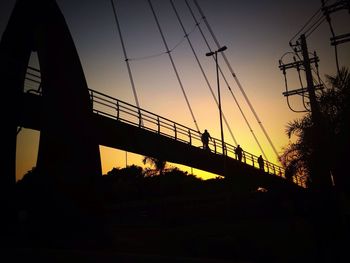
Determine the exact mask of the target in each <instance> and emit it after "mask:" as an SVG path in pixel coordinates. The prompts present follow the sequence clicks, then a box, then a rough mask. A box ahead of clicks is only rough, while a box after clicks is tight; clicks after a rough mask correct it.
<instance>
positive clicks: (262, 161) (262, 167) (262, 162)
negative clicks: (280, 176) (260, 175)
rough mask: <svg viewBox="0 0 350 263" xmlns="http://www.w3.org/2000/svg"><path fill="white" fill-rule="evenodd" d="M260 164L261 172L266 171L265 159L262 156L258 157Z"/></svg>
mask: <svg viewBox="0 0 350 263" xmlns="http://www.w3.org/2000/svg"><path fill="white" fill-rule="evenodd" d="M258 163H259V168H260V170H263V171H264V159H263V158H262V156H261V154H260V156H259V157H258Z"/></svg>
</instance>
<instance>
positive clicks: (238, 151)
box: [235, 144, 243, 162]
mask: <svg viewBox="0 0 350 263" xmlns="http://www.w3.org/2000/svg"><path fill="white" fill-rule="evenodd" d="M235 154H236V159H238V160H239V161H240V162H241V161H242V154H243V149H242V148H241V146H240V145H239V144H238V145H237V147H236V149H235Z"/></svg>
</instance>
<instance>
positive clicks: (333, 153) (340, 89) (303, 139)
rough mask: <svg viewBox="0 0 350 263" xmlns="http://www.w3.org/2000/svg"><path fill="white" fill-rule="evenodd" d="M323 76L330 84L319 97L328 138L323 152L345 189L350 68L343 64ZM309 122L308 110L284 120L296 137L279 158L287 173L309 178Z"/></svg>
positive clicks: (310, 153) (310, 128) (311, 134)
mask: <svg viewBox="0 0 350 263" xmlns="http://www.w3.org/2000/svg"><path fill="white" fill-rule="evenodd" d="M326 78H327V84H328V85H329V88H328V89H327V90H325V91H324V92H323V93H321V95H320V96H319V97H318V102H319V107H320V111H321V114H322V116H323V119H324V125H325V131H324V132H325V134H326V137H327V141H328V142H329V147H328V148H326V147H325V152H324V154H326V155H327V156H328V162H329V166H330V169H331V172H332V174H333V177H334V179H335V181H336V184H337V183H338V184H339V185H342V186H343V187H344V189H347V191H348V190H349V187H350V180H349V179H348V178H347V177H345V176H344V172H343V171H346V170H347V169H348V168H347V167H346V166H347V160H346V158H347V157H348V156H350V154H349V151H350V143H349V132H350V128H349V123H350V72H349V70H348V69H347V68H342V69H341V70H340V72H339V74H337V75H336V76H330V75H326ZM312 126H313V123H312V119H311V113H308V114H306V115H305V116H304V117H302V118H301V119H297V120H294V121H291V122H289V123H288V124H287V127H286V134H287V135H288V137H289V138H290V137H291V136H292V135H295V136H296V137H297V139H296V141H295V142H294V143H290V144H289V145H287V146H286V147H285V148H284V152H283V153H282V155H281V156H280V161H281V163H282V164H283V166H284V167H285V168H286V175H290V176H296V175H298V176H303V177H304V179H305V180H308V178H309V175H310V163H311V155H312V153H313V146H312V137H313V136H314V134H313V132H312ZM326 149H328V151H329V152H327V151H326Z"/></svg>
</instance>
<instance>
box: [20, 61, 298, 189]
mask: <svg viewBox="0 0 350 263" xmlns="http://www.w3.org/2000/svg"><path fill="white" fill-rule="evenodd" d="M24 86H25V91H32V92H33V91H34V92H36V93H38V94H40V93H41V79H40V71H38V70H37V69H35V68H31V67H28V71H27V75H26V81H25V83H24ZM89 94H90V100H91V102H92V106H93V111H94V112H95V113H96V114H100V115H104V116H106V117H109V118H112V119H115V120H117V121H121V122H125V123H128V124H131V125H134V126H138V127H139V128H142V129H145V130H148V131H151V132H154V133H157V134H159V135H163V136H166V137H169V138H171V139H174V140H176V141H180V142H182V143H187V144H189V145H191V146H194V147H200V148H203V146H202V141H201V133H200V132H198V131H196V130H194V129H192V128H189V127H186V126H184V125H182V124H180V123H177V122H174V121H172V120H170V119H167V118H165V117H162V116H159V115H157V114H154V113H152V112H150V111H147V110H144V109H141V108H138V107H136V106H134V105H132V104H130V103H127V102H124V101H121V100H119V99H116V98H113V97H111V96H108V95H106V94H103V93H101V92H99V91H96V90H92V89H89ZM223 147H224V151H223ZM209 148H210V151H211V152H213V153H215V154H220V155H222V154H225V155H226V156H228V157H230V158H233V159H237V157H236V155H235V149H236V147H235V146H234V145H231V144H229V143H225V144H224V146H222V143H221V140H219V139H217V138H214V137H213V138H212V139H211V140H209ZM242 162H244V163H246V164H248V165H251V166H253V167H255V168H257V169H259V164H258V156H256V155H254V154H251V153H249V152H246V151H243V156H242ZM264 171H265V172H267V173H269V174H272V175H276V176H280V177H283V178H284V177H285V176H284V169H283V168H282V167H281V166H278V165H276V164H273V163H271V162H269V161H267V160H264ZM294 183H296V184H298V185H300V186H304V180H303V179H302V178H295V179H294Z"/></svg>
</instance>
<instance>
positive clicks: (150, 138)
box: [19, 93, 297, 189]
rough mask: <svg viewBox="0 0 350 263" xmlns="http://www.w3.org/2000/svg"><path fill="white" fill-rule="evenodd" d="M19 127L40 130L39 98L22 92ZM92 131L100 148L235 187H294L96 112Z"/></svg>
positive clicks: (275, 178)
mask: <svg viewBox="0 0 350 263" xmlns="http://www.w3.org/2000/svg"><path fill="white" fill-rule="evenodd" d="M23 95H24V99H23V104H22V105H23V107H24V109H25V110H23V111H22V112H23V114H22V115H21V118H20V119H21V121H20V122H21V123H20V124H19V125H20V126H22V127H25V128H30V129H35V130H40V129H41V115H42V114H44V113H43V111H42V110H41V100H42V97H41V96H38V95H36V94H31V93H24V94H23ZM91 129H92V130H93V134H95V136H96V139H97V142H98V143H99V144H100V145H104V146H108V147H112V148H117V149H121V150H126V151H129V152H134V153H138V154H141V155H146V156H153V157H157V158H163V159H164V160H166V161H169V162H173V163H178V164H183V165H187V166H190V167H193V168H197V169H200V170H205V171H208V172H212V173H215V174H220V175H224V176H225V177H228V178H232V179H233V180H234V181H235V183H236V185H237V186H242V187H244V186H248V187H249V188H255V189H256V188H257V187H266V188H270V187H271V186H277V185H278V187H297V185H296V184H294V183H289V182H287V181H286V180H285V179H284V178H283V177H281V176H277V175H272V174H269V173H267V172H265V171H261V170H259V169H257V168H256V167H254V166H251V165H249V164H246V163H244V162H239V161H238V160H235V159H233V158H230V157H227V156H224V155H220V154H216V153H214V152H210V151H205V150H203V149H202V148H201V147H198V146H195V145H193V144H192V143H186V142H184V141H183V140H174V138H171V137H170V136H166V135H163V134H160V133H156V132H154V131H151V130H147V129H142V128H140V127H138V126H135V125H133V124H129V123H126V122H123V121H118V120H116V119H113V118H111V117H110V116H108V115H102V114H101V112H99V111H97V112H95V113H94V114H93V118H92V123H91Z"/></svg>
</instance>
